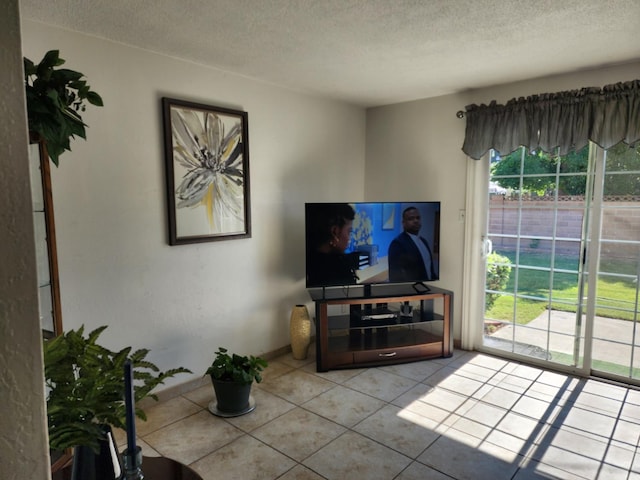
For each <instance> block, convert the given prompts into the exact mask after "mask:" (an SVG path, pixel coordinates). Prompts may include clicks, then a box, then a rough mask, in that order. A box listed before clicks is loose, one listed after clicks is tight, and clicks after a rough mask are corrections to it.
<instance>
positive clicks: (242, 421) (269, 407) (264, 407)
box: [227, 388, 296, 432]
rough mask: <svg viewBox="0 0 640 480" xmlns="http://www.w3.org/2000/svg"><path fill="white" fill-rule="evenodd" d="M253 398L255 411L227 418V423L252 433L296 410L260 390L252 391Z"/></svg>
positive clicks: (283, 401)
mask: <svg viewBox="0 0 640 480" xmlns="http://www.w3.org/2000/svg"><path fill="white" fill-rule="evenodd" d="M251 396H252V397H253V399H254V401H255V404H256V408H255V410H253V411H252V412H249V413H248V414H246V415H241V416H239V417H231V418H227V422H229V423H230V424H232V425H234V426H236V427H238V428H239V429H240V430H243V431H245V432H251V431H252V430H255V429H256V428H258V427H261V426H262V425H264V424H265V423H267V422H270V421H271V420H273V419H274V418H278V417H279V416H280V415H283V414H285V413H287V412H288V411H289V410H292V409H294V408H296V406H295V405H294V404H293V403H291V402H287V401H286V400H283V399H282V398H280V397H277V396H276V395H273V394H272V393H269V392H267V391H266V390H262V389H259V388H253V389H252V390H251Z"/></svg>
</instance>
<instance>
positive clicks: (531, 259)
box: [485, 252, 636, 324]
mask: <svg viewBox="0 0 640 480" xmlns="http://www.w3.org/2000/svg"><path fill="white" fill-rule="evenodd" d="M498 253H500V254H501V255H504V256H505V257H508V258H509V259H510V260H511V262H515V254H514V253H512V252H498ZM519 263H520V265H521V266H527V267H538V268H543V269H546V270H535V269H528V268H520V269H519V270H518V295H522V296H530V297H539V298H542V299H544V300H537V299H529V298H521V297H518V298H517V300H516V301H517V304H516V309H517V310H516V312H517V313H516V323H519V324H526V323H529V322H530V321H531V320H533V319H534V318H536V317H537V316H539V315H540V314H541V313H542V312H543V311H544V310H545V309H546V308H547V307H548V305H549V302H548V295H549V290H550V288H549V285H550V272H549V271H548V269H549V267H550V266H551V265H550V256H549V255H548V254H544V253H522V252H521V253H520V259H519ZM635 268H636V266H635V265H634V264H633V263H631V262H623V261H619V260H618V261H614V260H606V259H602V260H601V265H600V271H606V272H616V273H625V274H630V275H633V272H634V271H635ZM577 269H578V259H577V258H576V257H569V256H556V263H555V265H554V270H556V271H555V273H554V279H553V299H552V303H551V308H552V309H554V310H564V311H569V312H575V311H576V304H577V302H578V275H577V273H564V272H558V271H557V270H565V271H568V272H576V271H577ZM515 279H516V270H515V269H512V270H511V274H510V276H509V282H508V284H507V287H506V288H505V291H506V292H513V291H514V285H515ZM586 294H587V292H586V291H585V292H584V296H585V297H586ZM597 302H598V307H597V309H596V314H597V315H599V316H603V317H609V318H619V319H625V320H633V319H634V312H632V311H623V310H618V309H627V310H633V309H634V307H635V302H636V284H635V283H634V282H633V281H630V280H626V279H620V278H612V277H606V278H600V279H599V280H598V301H597ZM513 311H514V298H513V297H512V296H501V297H500V298H498V299H497V300H496V302H495V304H494V305H493V307H492V308H491V309H490V310H488V311H487V312H486V314H485V317H486V318H488V319H489V318H490V319H495V320H502V321H507V322H511V321H513Z"/></svg>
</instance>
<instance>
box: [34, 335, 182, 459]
mask: <svg viewBox="0 0 640 480" xmlns="http://www.w3.org/2000/svg"><path fill="white" fill-rule="evenodd" d="M105 328H107V327H106V326H102V327H99V328H97V329H95V330H93V331H92V332H90V333H89V334H88V335H87V336H85V335H84V326H81V327H80V328H79V329H78V330H70V331H68V332H66V333H64V334H62V335H60V336H58V337H55V338H52V339H46V340H44V343H43V351H44V352H43V353H44V373H45V385H46V389H47V392H48V393H47V421H48V427H49V446H50V448H51V449H52V450H54V451H62V450H66V449H69V448H74V449H75V450H76V453H77V452H78V449H80V448H82V449H83V451H86V450H87V449H89V450H91V451H93V452H94V453H95V454H99V453H100V452H101V451H102V450H104V446H105V441H108V440H109V436H110V434H111V427H116V428H122V429H126V419H125V404H124V392H125V380H124V364H125V361H126V360H127V359H129V360H130V361H131V364H132V370H133V378H134V382H135V383H134V399H135V401H136V403H137V402H138V401H140V400H142V399H143V398H145V397H147V396H148V397H151V398H153V399H155V400H157V399H158V397H157V396H156V395H155V394H153V393H151V391H152V390H153V388H154V387H156V386H158V385H160V384H162V383H164V381H165V380H166V379H167V378H170V377H173V376H174V375H176V374H179V373H191V372H190V370H187V369H186V368H182V367H179V368H174V369H170V370H167V371H166V372H161V371H160V370H159V369H158V367H157V366H156V365H155V364H153V363H151V362H150V361H148V360H146V359H145V358H146V356H147V354H148V353H149V350H147V349H140V350H136V351H134V352H131V347H126V348H123V349H122V350H120V351H118V352H113V351H111V350H109V349H107V348H105V347H103V346H101V345H99V344H98V338H99V336H100V334H101V333H102V332H103V331H104V329H105ZM136 416H138V417H139V418H141V419H142V420H146V415H145V413H144V411H143V410H142V409H141V408H139V407H138V406H137V405H136ZM107 451H108V450H107ZM80 456H81V455H77V454H76V455H74V461H75V458H76V457H80Z"/></svg>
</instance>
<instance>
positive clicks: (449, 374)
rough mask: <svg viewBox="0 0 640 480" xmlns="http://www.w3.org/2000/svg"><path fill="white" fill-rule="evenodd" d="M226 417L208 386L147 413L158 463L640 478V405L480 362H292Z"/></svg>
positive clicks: (502, 363) (404, 476)
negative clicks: (247, 408)
mask: <svg viewBox="0 0 640 480" xmlns="http://www.w3.org/2000/svg"><path fill="white" fill-rule="evenodd" d="M269 365H270V366H269V367H268V369H267V370H266V372H265V375H264V378H265V379H264V381H263V382H262V383H261V384H257V385H256V384H254V387H253V391H252V395H253V397H254V399H255V401H256V404H257V407H256V409H255V410H254V411H253V412H251V413H249V414H247V415H244V416H241V417H235V418H220V417H216V416H214V415H212V414H211V413H209V411H208V410H207V407H208V405H209V403H210V402H211V401H212V400H213V399H214V398H213V388H212V387H211V386H209V385H207V386H204V387H201V388H199V389H197V390H193V391H191V392H189V393H187V394H184V395H182V396H180V397H176V398H173V399H171V400H168V401H166V402H163V403H160V404H157V405H155V406H153V407H151V408H149V409H147V410H146V413H147V416H148V421H147V422H138V428H137V434H138V437H139V439H140V445H141V446H142V449H143V453H144V455H146V456H153V455H164V456H167V457H171V458H174V459H176V460H179V461H181V462H183V463H185V464H188V465H190V466H191V467H192V468H193V469H194V470H196V471H197V472H198V473H200V475H202V477H203V479H204V480H223V479H225V480H226V479H233V480H253V479H261V480H272V479H282V480H293V479H297V480H320V479H329V480H345V479H357V480H360V479H362V480H375V479H380V480H391V479H397V480H424V479H436V480H440V479H452V478H453V479H472V478H473V479H496V480H501V479H515V480H525V479H534V478H536V479H550V478H558V479H563V480H564V479H585V478H586V479H596V478H597V479H607V480H608V479H640V459H638V458H637V457H638V441H639V436H640V392H638V391H636V390H632V389H627V388H624V387H620V386H614V385H610V384H607V383H602V382H598V381H596V380H590V379H586V380H585V379H577V378H574V377H571V376H567V375H562V374H558V373H553V372H549V371H545V370H542V369H539V368H534V367H530V366H525V365H522V364H519V363H517V362H510V361H507V360H504V359H499V358H496V357H492V356H489V355H485V354H480V353H477V352H464V351H456V352H455V355H454V356H453V357H452V358H448V359H434V360H427V361H422V362H416V363H408V364H401V365H393V366H385V367H378V368H367V369H354V370H340V371H331V372H327V373H316V371H315V362H314V356H313V354H310V355H309V359H308V360H307V361H296V360H293V358H292V357H291V355H285V356H283V357H280V358H277V359H275V360H272V361H271V362H270V364H269Z"/></svg>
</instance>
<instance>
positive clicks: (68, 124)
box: [24, 50, 103, 166]
mask: <svg viewBox="0 0 640 480" xmlns="http://www.w3.org/2000/svg"><path fill="white" fill-rule="evenodd" d="M64 63H65V60H64V59H62V58H60V52H59V51H58V50H50V51H48V52H47V53H46V54H45V56H44V57H43V59H42V60H41V61H40V63H38V64H37V65H36V64H35V63H33V62H32V61H31V60H29V59H28V58H26V57H25V58H24V83H25V90H26V97H27V117H28V122H29V131H30V132H31V134H32V135H33V136H34V137H35V138H34V141H40V140H43V141H44V142H45V144H46V147H47V152H48V154H49V157H50V158H51V161H52V162H53V163H54V164H55V165H56V166H58V157H59V156H60V154H62V153H63V152H64V151H65V150H71V146H70V142H69V141H70V139H71V138H75V136H76V135H77V136H79V137H82V138H84V139H86V138H87V137H86V132H85V127H86V126H87V125H86V124H85V123H84V122H83V121H82V116H81V115H80V113H81V112H84V111H85V110H86V105H87V104H86V102H88V103H90V104H91V105H95V106H98V107H101V106H103V103H102V98H101V97H100V95H98V94H97V93H96V92H94V91H93V90H91V87H89V85H87V82H86V80H85V79H84V74H82V73H80V72H76V71H74V70H69V69H67V68H56V67H59V66H60V65H62V64H64Z"/></svg>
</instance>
